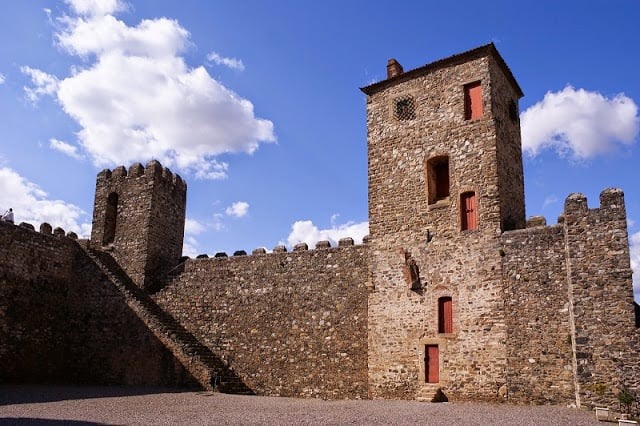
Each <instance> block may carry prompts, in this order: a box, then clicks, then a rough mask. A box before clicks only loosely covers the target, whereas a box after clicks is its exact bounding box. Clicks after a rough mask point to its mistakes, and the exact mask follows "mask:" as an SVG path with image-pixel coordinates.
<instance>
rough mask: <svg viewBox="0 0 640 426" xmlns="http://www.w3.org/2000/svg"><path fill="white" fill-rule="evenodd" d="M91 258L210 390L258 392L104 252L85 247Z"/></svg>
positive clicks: (198, 380)
mask: <svg viewBox="0 0 640 426" xmlns="http://www.w3.org/2000/svg"><path fill="white" fill-rule="evenodd" d="M84 251H85V252H86V253H87V255H88V256H89V258H91V259H92V260H93V262H94V263H95V264H96V265H97V266H98V267H99V268H100V270H101V271H102V272H103V273H104V274H105V275H106V276H107V278H108V279H109V281H110V282H111V283H113V285H114V286H115V287H116V288H117V289H118V291H119V292H120V293H121V294H122V295H123V296H124V298H125V300H126V303H127V305H128V306H129V308H130V309H131V310H132V311H133V312H134V313H135V314H136V315H137V316H138V317H139V318H140V319H141V320H142V321H143V322H144V323H145V325H146V326H147V328H148V329H149V330H150V331H151V332H152V333H153V334H154V335H155V336H156V337H157V338H158V339H159V340H160V341H161V342H162V344H163V345H164V346H165V347H166V348H167V349H168V350H169V351H171V353H172V354H173V356H174V357H175V358H176V359H177V360H178V361H179V362H180V363H181V364H182V365H183V366H184V368H185V369H186V370H187V371H188V372H189V373H190V374H191V375H192V376H193V378H194V379H195V380H196V381H197V382H198V383H199V384H200V386H201V387H202V388H203V389H205V390H209V391H214V390H215V391H219V392H224V393H236V394H245V395H253V394H254V392H253V391H252V390H251V389H250V388H249V387H248V386H247V385H246V384H245V383H244V382H243V381H242V380H241V379H240V378H239V377H238V375H237V374H235V372H233V370H231V369H230V368H229V367H228V366H227V365H226V364H225V363H224V361H222V360H221V359H220V357H218V356H217V355H216V354H215V353H213V352H212V351H211V350H210V349H209V348H208V347H206V346H205V345H203V344H202V343H200V342H199V341H198V340H197V339H196V338H195V336H193V334H191V333H190V332H189V331H187V330H186V329H185V328H184V327H183V326H182V325H181V324H180V323H178V321H176V319H175V318H173V317H172V316H171V315H169V314H168V313H166V312H165V311H163V310H162V308H160V306H158V304H157V303H156V302H155V301H154V300H153V299H152V298H151V297H150V296H149V295H148V294H147V293H146V292H145V291H144V290H142V289H141V288H139V287H138V286H137V285H135V283H133V281H131V279H130V278H129V277H128V276H127V274H126V273H125V272H124V271H123V270H122V269H121V268H120V266H119V265H118V263H117V262H116V261H115V260H114V259H113V257H112V256H111V255H110V254H108V253H106V252H103V251H99V250H95V249H91V248H84Z"/></svg>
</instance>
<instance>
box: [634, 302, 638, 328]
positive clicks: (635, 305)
mask: <svg viewBox="0 0 640 426" xmlns="http://www.w3.org/2000/svg"><path fill="white" fill-rule="evenodd" d="M633 306H634V308H635V310H636V328H640V305H638V304H637V303H636V302H633Z"/></svg>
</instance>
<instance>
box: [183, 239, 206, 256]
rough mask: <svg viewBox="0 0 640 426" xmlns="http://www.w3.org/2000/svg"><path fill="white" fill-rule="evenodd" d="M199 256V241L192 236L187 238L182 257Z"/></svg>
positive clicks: (184, 242)
mask: <svg viewBox="0 0 640 426" xmlns="http://www.w3.org/2000/svg"><path fill="white" fill-rule="evenodd" d="M199 254H201V252H200V251H199V250H198V240H196V239H195V238H194V237H192V236H190V235H187V236H185V238H184V241H183V242H182V255H183V256H189V257H191V258H194V257H196V256H197V255H199Z"/></svg>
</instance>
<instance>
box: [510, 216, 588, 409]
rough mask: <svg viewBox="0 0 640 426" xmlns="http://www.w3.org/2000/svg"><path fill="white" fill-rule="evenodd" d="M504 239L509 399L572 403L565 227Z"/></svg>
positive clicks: (525, 231)
mask: <svg viewBox="0 0 640 426" xmlns="http://www.w3.org/2000/svg"><path fill="white" fill-rule="evenodd" d="M502 240H503V251H504V254H505V256H504V258H503V276H504V283H505V294H504V295H505V307H504V309H505V317H506V318H505V319H506V327H507V357H508V362H507V377H508V398H509V400H510V401H514V402H519V403H529V402H535V403H539V404H567V403H574V402H575V384H574V370H575V368H574V364H573V362H574V360H573V350H572V346H571V344H572V334H573V333H572V330H571V326H570V316H569V297H568V295H569V290H568V286H567V272H566V251H565V241H564V227H563V226H562V225H554V226H549V227H547V226H536V227H532V228H528V229H522V230H517V231H511V232H507V233H505V234H504V235H503V237H502Z"/></svg>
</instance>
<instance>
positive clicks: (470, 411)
mask: <svg viewBox="0 0 640 426" xmlns="http://www.w3.org/2000/svg"><path fill="white" fill-rule="evenodd" d="M214 424H215V425H344V424H350V425H411V424H427V425H597V424H599V425H601V426H602V425H605V424H606V423H600V422H598V421H596V418H595V414H594V413H593V412H592V411H588V410H576V409H572V408H565V407H550V406H513V405H507V404H480V403H443V404H433V403H424V402H412V401H380V400H376V401H322V400H316V399H294V398H274V397H257V396H239V395H225V394H220V393H211V392H182V391H180V392H176V391H174V390H170V389H150V388H121V387H60V386H50V387H44V386H0V426H4V425H18V426H22V425H38V426H41V425H73V426H80V425H214ZM609 424H611V423H609Z"/></svg>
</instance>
